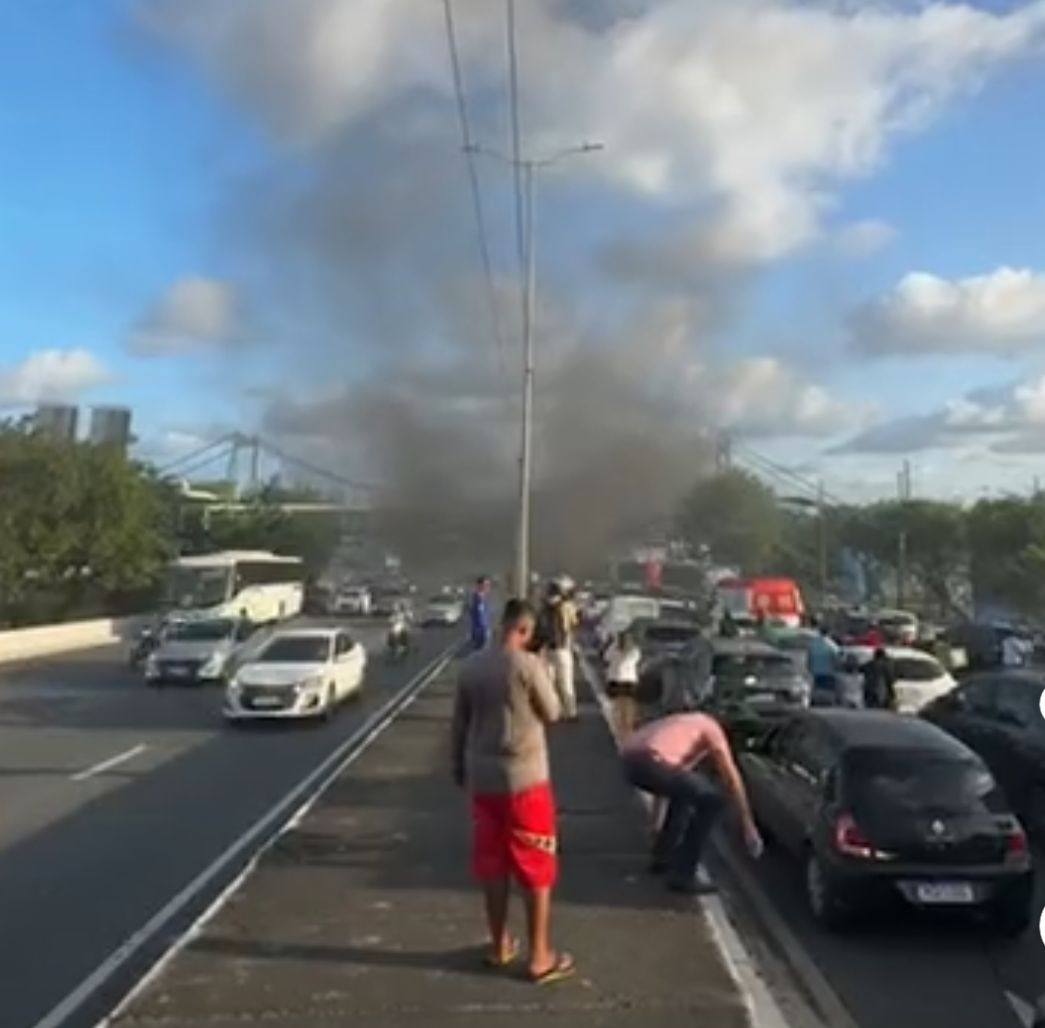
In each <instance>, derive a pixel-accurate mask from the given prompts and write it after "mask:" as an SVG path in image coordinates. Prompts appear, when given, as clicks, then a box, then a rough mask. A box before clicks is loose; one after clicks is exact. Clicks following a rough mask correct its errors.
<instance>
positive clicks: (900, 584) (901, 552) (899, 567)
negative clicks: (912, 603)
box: [896, 529, 907, 610]
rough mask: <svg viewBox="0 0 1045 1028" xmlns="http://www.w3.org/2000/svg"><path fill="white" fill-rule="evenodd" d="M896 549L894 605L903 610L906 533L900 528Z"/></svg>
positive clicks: (905, 584) (905, 578) (905, 592)
mask: <svg viewBox="0 0 1045 1028" xmlns="http://www.w3.org/2000/svg"><path fill="white" fill-rule="evenodd" d="M896 551H897V552H896V606H897V607H899V608H900V609H901V610H903V606H904V600H905V599H906V596H907V533H906V532H905V531H903V530H902V529H901V531H900V536H899V538H898V539H897V547H896Z"/></svg>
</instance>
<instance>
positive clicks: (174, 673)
mask: <svg viewBox="0 0 1045 1028" xmlns="http://www.w3.org/2000/svg"><path fill="white" fill-rule="evenodd" d="M167 673H168V674H169V675H170V676H171V678H188V677H189V669H188V668H187V667H181V666H180V665H178V664H172V665H171V667H169V668H168V669H167Z"/></svg>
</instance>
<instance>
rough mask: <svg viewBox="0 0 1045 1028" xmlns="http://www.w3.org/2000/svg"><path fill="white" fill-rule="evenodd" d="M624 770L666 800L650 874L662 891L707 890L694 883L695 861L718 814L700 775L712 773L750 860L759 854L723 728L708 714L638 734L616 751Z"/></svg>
mask: <svg viewBox="0 0 1045 1028" xmlns="http://www.w3.org/2000/svg"><path fill="white" fill-rule="evenodd" d="M621 755H622V757H623V760H624V771H625V774H626V775H627V778H628V781H630V782H631V784H632V785H634V786H635V788H637V789H641V790H642V791H643V792H647V793H650V794H651V795H653V796H655V797H658V798H661V799H666V800H667V801H668V810H667V815H666V816H665V818H664V822H663V824H662V825H661V827H660V830H659V831H658V833H657V837H656V840H655V842H654V844H653V858H652V861H651V864H650V870H651V871H652V872H653V873H655V874H665V875H666V876H667V879H666V880H667V885H668V888H669V889H671V890H672V891H673V892H682V893H687V894H689V895H700V894H701V893H706V892H712V891H714V886H713V885H712V884H711V882H709V881H708V880H706V879H704V878H701V877H698V868H699V866H700V858H701V856H702V855H703V852H704V846H705V844H706V843H707V840H708V837H709V836H710V834H711V830H712V828H713V827H714V825H715V822H716V821H717V820H718V818H719V816H720V815H721V813H722V809H723V807H724V805H725V804H724V800H723V797H722V793H721V791H720V789H719V787H718V786H717V785H716V784H715V783H714V782H713V781H712V780H711V778H710V777H709V776H708V775H707V774H706V773H705V770H706V769H710V770H713V771H714V772H715V773H716V776H717V779H718V781H719V782H721V783H722V785H723V786H724V787H725V790H726V792H727V793H728V794H729V796H730V799H731V800H732V802H733V806H734V807H735V808H736V812H737V814H738V815H739V818H740V827H741V831H742V833H743V836H744V842H745V844H746V845H747V848H748V850H749V851H750V853H751V855H752V856H754V857H759V856H761V854H762V837H761V836H760V835H759V832H758V828H757V827H756V826H755V820H754V817H753V816H752V814H751V806H750V804H749V803H748V797H747V790H746V789H745V788H744V782H743V779H741V777H740V772H739V770H738V769H737V765H736V762H735V761H734V759H733V751H732V750H731V749H730V745H729V740H728V739H727V738H726V733H725V732H724V731H723V730H722V726H721V725H720V724H719V723H718V722H717V721H716V720H715V719H714V718H713V717H711V716H709V715H708V714H672V715H671V716H670V717H666V718H661V719H660V720H657V721H653V722H651V723H650V724H648V725H646V726H644V727H643V728H640V729H639V730H638V731H637V732H635V733H633V734H632V735H631V736H630V737H629V738H627V739H625V740H624V743H623V745H622V746H621Z"/></svg>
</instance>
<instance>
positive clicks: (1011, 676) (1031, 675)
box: [963, 667, 1045, 692]
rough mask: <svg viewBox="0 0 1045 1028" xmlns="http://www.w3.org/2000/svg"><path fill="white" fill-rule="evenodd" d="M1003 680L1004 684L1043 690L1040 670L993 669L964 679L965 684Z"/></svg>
mask: <svg viewBox="0 0 1045 1028" xmlns="http://www.w3.org/2000/svg"><path fill="white" fill-rule="evenodd" d="M1003 678H1004V679H1005V681H1006V682H1023V683H1024V684H1025V685H1026V686H1027V688H1028V689H1035V690H1037V691H1039V692H1040V691H1041V690H1042V688H1045V670H1043V669H1041V668H1005V667H1000V668H993V669H991V670H990V671H977V672H976V673H975V674H972V675H969V677H968V678H966V679H964V682H963V684H965V682H981V681H983V680H984V679H998V680H1001V679H1003Z"/></svg>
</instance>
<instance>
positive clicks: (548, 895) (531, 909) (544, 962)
mask: <svg viewBox="0 0 1045 1028" xmlns="http://www.w3.org/2000/svg"><path fill="white" fill-rule="evenodd" d="M523 900H524V902H525V904H526V929H527V941H528V942H529V946H530V973H531V974H533V975H541V974H544V972H545V971H547V970H548V969H549V968H550V967H551V966H552V965H553V964H554V963H555V951H554V950H553V949H552V946H551V911H552V891H551V889H550V888H547V887H545V888H541V889H526V890H525V891H524V892H523Z"/></svg>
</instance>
